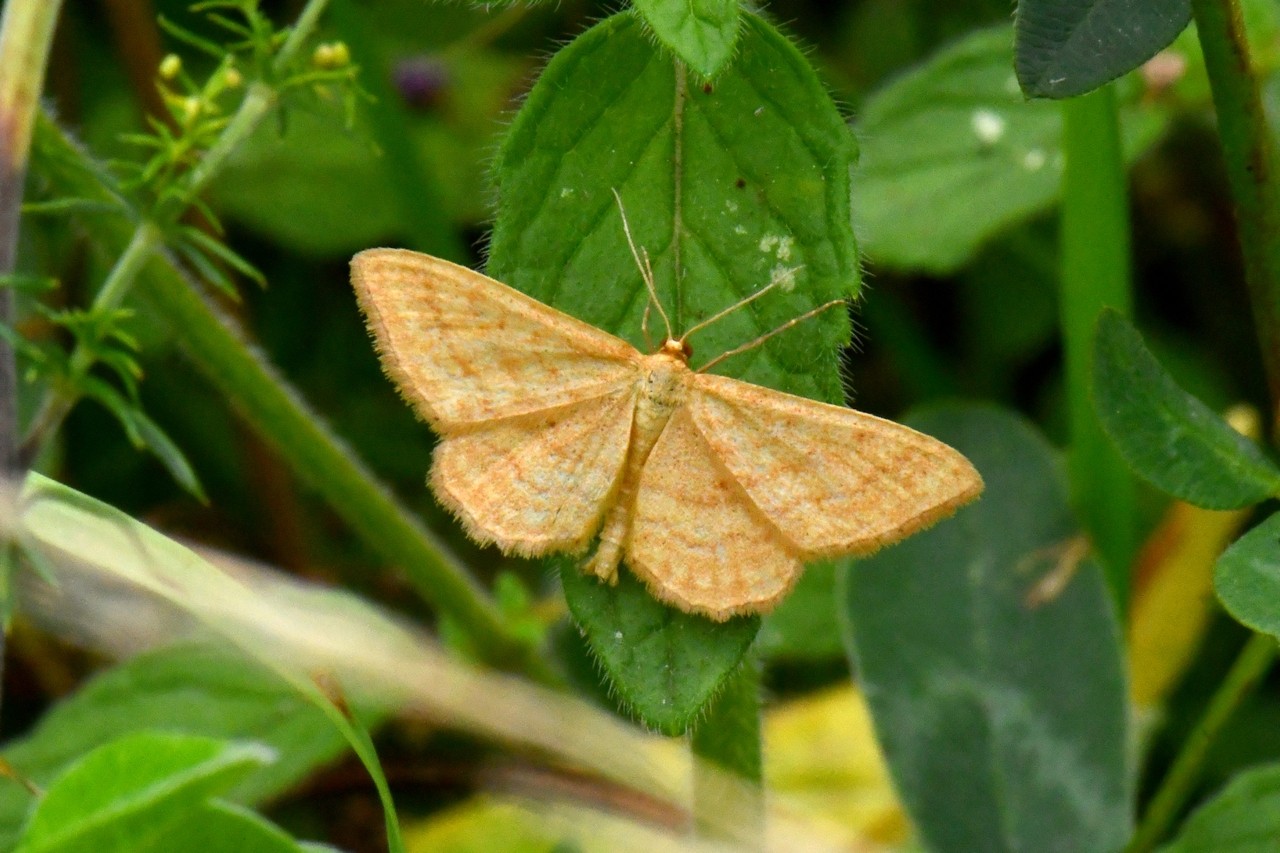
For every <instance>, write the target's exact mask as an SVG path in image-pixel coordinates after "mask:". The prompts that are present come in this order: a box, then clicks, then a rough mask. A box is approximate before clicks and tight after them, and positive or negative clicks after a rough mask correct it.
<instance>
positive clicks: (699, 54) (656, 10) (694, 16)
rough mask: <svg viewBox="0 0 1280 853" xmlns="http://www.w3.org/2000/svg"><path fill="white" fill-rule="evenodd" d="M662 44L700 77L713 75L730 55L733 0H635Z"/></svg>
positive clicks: (734, 18) (734, 25)
mask: <svg viewBox="0 0 1280 853" xmlns="http://www.w3.org/2000/svg"><path fill="white" fill-rule="evenodd" d="M633 5H634V6H635V7H636V9H638V10H639V12H640V14H641V15H643V16H644V19H645V22H646V23H647V24H648V25H649V26H651V27H653V31H654V33H656V34H657V36H658V38H659V39H660V40H661V41H662V43H663V44H664V45H666V46H667V47H668V48H670V49H671V50H673V51H674V52H675V54H676V56H678V57H680V59H681V61H683V62H684V63H685V64H686V65H688V66H689V67H690V68H692V69H693V70H694V71H696V72H698V74H700V75H701V76H703V77H714V76H715V75H716V74H717V73H718V72H719V71H720V69H721V68H723V67H724V65H725V63H726V62H728V61H729V58H730V57H731V56H733V46H734V42H735V41H736V40H737V38H738V2H737V0H692V2H690V0H635V3H634V4H633Z"/></svg>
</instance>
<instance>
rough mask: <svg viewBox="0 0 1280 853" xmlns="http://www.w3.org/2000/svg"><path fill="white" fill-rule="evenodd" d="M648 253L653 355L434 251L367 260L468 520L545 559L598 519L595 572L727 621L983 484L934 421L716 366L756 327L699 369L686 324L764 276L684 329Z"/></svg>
mask: <svg viewBox="0 0 1280 853" xmlns="http://www.w3.org/2000/svg"><path fill="white" fill-rule="evenodd" d="M628 239H630V234H628ZM633 252H634V247H633ZM646 260H647V259H646ZM639 261H640V258H639V255H638V254H637V262H638V263H639ZM640 266H641V273H642V275H643V276H644V278H645V283H646V285H647V286H648V287H649V290H650V296H651V298H652V300H653V302H652V304H653V305H655V306H656V307H657V308H658V311H659V313H661V314H662V317H663V319H664V321H666V322H667V327H668V328H667V336H666V339H665V340H664V341H663V343H662V345H661V346H659V347H658V348H657V351H655V352H654V353H652V354H651V355H644V354H642V353H641V352H639V351H638V350H637V349H635V348H634V347H633V346H631V345H630V344H629V343H627V342H626V341H623V340H621V339H620V338H617V337H614V336H613V335H611V334H609V333H607V332H604V331H602V330H600V329H597V328H595V327H593V326H590V325H588V324H586V323H584V322H582V321H580V320H577V319H576V318H574V317H570V316H569V315H567V314H564V313H561V312H560V311H557V310H555V309H554V308H551V307H549V306H547V305H543V304H542V303H541V302H538V301H537V300H535V299H532V298H530V297H528V296H526V295H524V294H523V293H520V292H519V291H517V290H514V289H512V288H510V287H507V286H506V285H505V284H502V283H500V282H497V281H494V280H493V279H491V278H488V277H487V276H484V275H481V274H480V273H478V272H475V271H473V270H470V269H467V268H465V267H461V266H458V265H456V264H452V263H450V262H448V261H444V260H441V259H439V258H433V257H431V256H429V255H422V254H418V253H416V252H410V251H405V250H400V249H370V250H368V251H364V252H361V253H359V254H358V255H356V256H355V258H353V259H352V262H351V279H352V283H353V285H354V287H355V291H356V294H357V296H358V298H359V301H360V305H361V307H362V308H363V309H364V313H365V316H366V318H367V320H368V325H369V329H370V330H371V332H372V333H373V337H374V339H375V341H376V344H377V348H378V351H379V353H380V354H381V357H382V364H383V367H384V369H385V370H386V372H387V373H388V374H389V375H390V377H391V378H392V380H393V381H394V382H395V383H396V385H397V386H399V388H400V390H401V392H402V393H403V394H404V396H405V397H406V398H407V399H408V400H409V402H410V403H411V404H412V405H413V406H414V408H415V409H416V410H417V412H418V414H419V415H421V416H422V417H423V418H424V419H425V420H426V421H427V422H428V423H429V424H430V425H431V427H432V428H433V429H434V430H435V431H436V432H437V433H439V434H440V438H441V441H440V443H439V445H438V446H437V448H436V451H435V460H434V463H433V465H432V469H431V474H430V480H429V481H430V484H431V488H432V490H433V491H434V492H435V494H436V496H437V498H439V500H440V502H441V503H443V504H444V505H445V506H446V507H448V508H449V509H450V510H451V511H452V512H453V513H454V514H455V515H457V517H458V518H459V519H460V520H461V521H462V524H463V526H464V527H465V528H466V531H467V533H468V534H469V535H470V536H471V537H472V538H474V539H476V540H477V541H479V542H482V543H486V544H488V543H492V544H495V545H497V546H498V547H499V548H500V549H502V550H503V551H504V552H506V553H511V554H519V555H522V556H528V557H533V556H539V555H544V554H550V553H555V552H574V553H581V552H583V551H585V549H586V548H587V546H588V545H589V544H590V543H591V541H592V539H593V538H595V536H596V533H597V532H599V545H598V547H597V548H596V551H595V554H594V556H592V557H591V558H590V559H589V560H588V561H587V562H586V563H585V564H584V570H585V571H588V572H591V573H592V574H594V575H596V576H597V577H599V578H601V579H602V580H605V581H608V582H611V583H612V582H616V580H617V573H618V564H619V562H621V561H623V560H625V561H626V563H627V565H628V566H630V568H631V569H632V571H634V572H635V573H636V575H638V576H639V577H640V578H641V579H642V580H643V581H644V582H645V584H646V585H647V586H648V588H649V589H650V591H651V592H652V593H653V594H654V595H656V596H657V597H658V598H660V599H662V600H664V601H666V602H669V603H671V604H673V605H675V606H676V607H679V608H680V609H682V610H685V611H689V612H696V613H701V614H704V615H706V616H709V617H711V618H712V619H716V620H724V619H727V618H729V617H730V616H733V615H735V614H740V613H762V612H765V611H767V610H769V609H770V608H772V607H773V606H774V605H775V604H776V603H777V602H778V601H779V600H780V599H781V598H782V597H783V596H784V595H786V593H787V591H788V590H790V588H791V587H792V585H793V584H794V583H795V581H796V580H797V578H799V576H800V573H801V571H802V570H803V567H804V564H805V563H806V562H808V561H812V560H815V559H818V558H822V557H833V556H837V555H842V554H866V553H869V552H871V551H874V550H876V549H877V548H880V547H881V546H883V545H887V544H889V543H891V542H895V541H897V540H899V539H902V538H903V537H905V536H908V535H910V534H911V533H914V532H915V531H917V530H920V529H921V528H923V527H926V526H928V525H930V524H932V523H933V522H935V521H937V520H938V519H940V518H942V517H944V516H947V515H950V514H951V513H953V512H955V510H956V509H957V508H958V507H960V506H962V505H963V504H965V503H967V502H969V501H971V500H973V499H974V498H976V497H977V496H978V494H979V493H980V492H981V491H982V478H981V477H980V476H979V475H978V472H977V471H976V470H975V469H974V468H973V466H972V465H971V464H970V463H969V461H968V460H967V459H965V458H964V456H962V455H961V454H960V453H958V452H956V451H955V450H953V449H952V448H950V447H948V446H947V445H945V444H943V443H942V442H940V441H938V440H936V439H933V438H930V437H929V436H927V435H923V434H921V433H919V432H916V431H915V430H912V429H909V428H908V427H905V426H902V425H901V424H896V423H894V422H892V421H887V420H883V419H881V418H877V417H874V416H872V415H867V414H863V413H861V412H857V411H854V410H853V409H848V408H844V407H841V406H831V405H827V404H825V403H819V402H816V401H814V400H809V399H806V398H803V397H796V396H793V395H790V394H784V393H782V392H780V391H774V390H771V389H768V388H762V387H760V386H758V385H751V384H749V383H746V382H741V381H738V380H736V379H730V378H728V377H725V376H718V375H714V374H711V373H708V372H706V371H707V368H709V367H710V366H712V364H714V363H716V362H718V361H720V359H721V358H724V357H726V356H728V355H732V354H734V353H736V352H739V351H741V350H742V349H745V348H747V347H749V346H753V345H755V344H756V343H758V341H754V342H752V343H751V344H748V345H746V346H744V347H740V348H738V349H736V350H732V351H730V352H728V353H724V354H723V355H722V356H720V357H719V358H716V359H713V360H712V361H710V362H708V363H707V364H705V365H703V366H702V367H700V368H699V369H697V370H693V369H691V368H690V367H689V352H690V350H689V347H688V344H687V341H688V338H689V336H690V335H691V334H692V333H693V332H696V331H697V330H699V329H701V328H705V326H706V325H707V324H708V323H710V322H713V321H715V320H716V319H719V318H720V317H722V316H724V315H725V314H726V313H728V312H729V311H731V310H734V309H736V308H737V307H740V306H741V305H743V304H746V303H747V302H750V301H752V300H754V299H756V298H758V297H759V296H761V295H762V294H763V293H764V292H765V290H767V289H768V288H764V289H762V290H761V291H757V292H756V293H755V294H753V295H752V296H751V297H748V299H746V300H743V302H742V303H739V305H737V306H733V307H732V308H728V309H725V311H722V312H720V314H717V315H716V316H715V317H712V318H710V319H708V320H706V321H704V322H703V323H700V324H699V325H697V326H695V327H693V328H691V329H689V330H688V331H686V332H685V333H684V334H683V335H682V336H680V337H679V338H677V337H675V336H674V334H673V333H672V332H671V329H670V321H669V320H668V319H667V316H666V313H665V312H664V311H663V310H662V306H661V304H660V303H659V302H658V301H657V296H656V292H655V290H654V287H653V278H652V273H651V272H650V271H648V270H647V264H646V263H640ZM774 283H775V284H776V283H777V282H776V281H775V282H774ZM772 286H773V285H772V284H771V285H770V287H772ZM824 307H825V306H824ZM819 310H821V309H819ZM809 313H810V314H813V313H816V312H809ZM804 316H805V317H807V316H809V315H808V314H806V315H804ZM802 319H804V317H798V318H796V320H793V321H792V322H791V323H788V324H786V326H784V327H782V328H781V329H778V330H775V333H776V332H778V331H783V330H785V329H786V328H789V327H791V326H793V325H794V324H795V323H796V322H798V321H800V320H802ZM770 334H774V333H770ZM765 337H768V336H765ZM761 340H763V338H761Z"/></svg>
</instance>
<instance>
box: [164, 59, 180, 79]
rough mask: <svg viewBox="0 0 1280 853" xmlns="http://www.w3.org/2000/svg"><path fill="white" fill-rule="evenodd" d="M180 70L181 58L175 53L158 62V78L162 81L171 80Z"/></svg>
mask: <svg viewBox="0 0 1280 853" xmlns="http://www.w3.org/2000/svg"><path fill="white" fill-rule="evenodd" d="M181 70H182V57H180V56H178V55H177V54H176V53H171V54H169V55H168V56H166V57H165V58H164V59H162V60H160V77H161V79H163V80H172V79H173V78H174V77H177V76H178V72H179V71H181Z"/></svg>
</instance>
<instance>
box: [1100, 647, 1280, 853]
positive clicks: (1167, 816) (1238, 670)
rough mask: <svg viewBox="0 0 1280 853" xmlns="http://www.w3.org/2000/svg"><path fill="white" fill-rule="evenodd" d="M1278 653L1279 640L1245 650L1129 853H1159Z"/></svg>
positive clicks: (1185, 747)
mask: <svg viewBox="0 0 1280 853" xmlns="http://www.w3.org/2000/svg"><path fill="white" fill-rule="evenodd" d="M1276 652H1277V648H1276V641H1275V639H1274V638H1272V637H1270V636H1268V635H1265V634H1254V635H1253V636H1252V637H1251V638H1250V639H1249V642H1248V643H1246V644H1245V647H1244V648H1243V649H1242V650H1241V651H1240V655H1239V657H1237V658H1236V661H1235V663H1234V664H1232V665H1231V669H1230V671H1228V672H1227V675H1226V678H1224V679H1223V680H1222V684H1220V685H1219V686H1218V690H1217V692H1215V693H1214V694H1213V697H1212V698H1211V699H1210V700H1209V705H1208V706H1207V707H1206V708H1205V711H1204V716H1203V717H1201V718H1200V722H1199V723H1197V724H1196V727H1195V729H1194V730H1193V731H1192V732H1191V735H1190V737H1188V738H1187V740H1186V742H1185V743H1183V745H1182V750H1181V752H1179V753H1178V756H1177V758H1175V759H1174V761H1173V766H1172V767H1171V768H1169V772H1168V774H1166V775H1165V777H1164V780H1163V781H1162V782H1161V783H1160V789H1159V790H1158V791H1156V795H1155V796H1154V797H1152V799H1151V804H1150V805H1149V806H1147V813H1146V814H1145V815H1144V816H1143V818H1142V823H1141V824H1139V826H1138V830H1137V832H1135V833H1134V835H1133V839H1132V840H1131V841H1130V842H1129V845H1128V847H1126V848H1125V853H1145V851H1148V850H1151V849H1153V848H1154V847H1155V845H1156V843H1157V842H1158V841H1160V839H1161V838H1162V837H1163V836H1164V834H1165V833H1166V832H1167V831H1168V830H1169V827H1170V826H1172V824H1173V821H1174V819H1175V818H1176V817H1177V816H1178V812H1179V811H1181V809H1182V806H1183V804H1185V803H1186V801H1187V795H1188V794H1190V793H1191V787H1192V785H1193V784H1194V783H1195V780H1196V776H1197V775H1198V774H1199V772H1200V768H1201V767H1202V766H1203V765H1204V760H1205V757H1206V756H1207V755H1208V754H1209V747H1211V746H1212V745H1213V742H1214V741H1215V740H1216V739H1217V737H1218V735H1219V734H1220V733H1221V731H1222V728H1223V726H1224V725H1226V722H1227V720H1229V719H1230V718H1231V715H1232V713H1233V712H1234V711H1235V710H1236V709H1237V708H1238V707H1240V703H1241V702H1243V701H1244V699H1245V697H1247V696H1248V695H1249V694H1250V693H1251V692H1252V691H1253V688H1254V687H1256V686H1257V684H1258V682H1259V681H1261V680H1262V676H1263V675H1265V674H1266V672H1267V670H1268V669H1270V668H1271V664H1272V662H1274V661H1275V658H1276Z"/></svg>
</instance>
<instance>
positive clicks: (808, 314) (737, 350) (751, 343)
mask: <svg viewBox="0 0 1280 853" xmlns="http://www.w3.org/2000/svg"><path fill="white" fill-rule="evenodd" d="M843 304H844V300H843V299H833V300H831V301H830V302H828V303H827V304H826V305H819V306H818V307H817V308H814V309H813V310H812V311H806V312H804V313H803V314H801V315H800V316H799V317H793V318H791V319H790V320H788V321H787V322H785V323H783V324H782V325H781V326H779V327H778V328H776V329H774V330H773V331H772V332H766V333H765V334H763V335H761V336H760V337H758V338H756V339H755V340H754V341H748V342H747V343H745V344H743V345H742V346H740V347H734V348H733V349H731V350H729V351H728V352H722V353H720V354H719V355H718V356H716V357H715V358H713V359H711V360H710V361H708V362H707V363H706V364H704V365H702V367H699V368H698V369H697V370H696V371H694V372H695V373H705V372H707V371H708V370H710V369H711V368H712V367H715V366H716V365H717V364H719V363H720V362H722V361H724V360H725V359H726V358H729V357H730V356H734V355H737V354H739V353H743V352H746V351H747V350H750V349H755V348H756V347H758V346H760V345H761V344H762V343H764V342H765V341H767V340H769V338H772V337H773V336H774V335H780V334H782V333H783V332H785V331H786V330H787V329H790V328H791V327H792V326H794V325H796V324H797V323H803V322H804V321H805V320H808V319H809V318H811V317H816V316H818V315H819V314H821V313H822V312H823V311H826V310H827V309H828V308H834V307H835V306H837V305H843Z"/></svg>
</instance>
